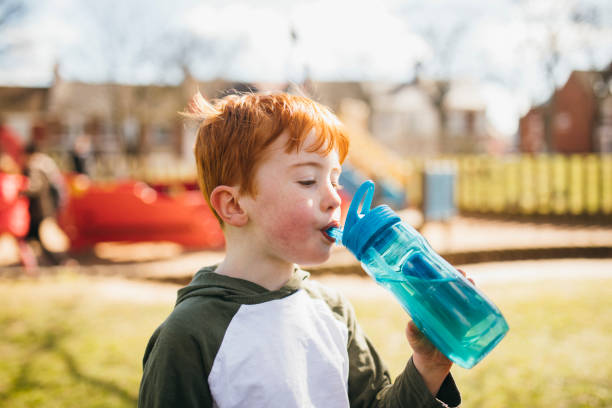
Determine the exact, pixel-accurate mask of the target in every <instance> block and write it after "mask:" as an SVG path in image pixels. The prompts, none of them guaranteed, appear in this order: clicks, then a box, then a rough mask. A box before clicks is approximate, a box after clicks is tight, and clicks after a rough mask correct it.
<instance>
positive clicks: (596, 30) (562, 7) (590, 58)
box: [520, 0, 612, 152]
mask: <svg viewBox="0 0 612 408" xmlns="http://www.w3.org/2000/svg"><path fill="white" fill-rule="evenodd" d="M520 6H521V8H522V11H523V16H524V17H523V18H524V22H525V26H526V27H527V31H526V36H525V39H524V46H525V50H526V52H533V53H535V54H536V64H537V65H538V66H539V67H537V69H539V71H540V72H541V76H542V82H543V83H544V84H545V88H546V94H547V95H549V96H548V99H547V101H546V102H545V103H544V110H543V119H544V135H545V136H544V139H545V140H544V145H545V149H546V151H549V152H550V151H552V149H553V146H552V134H553V127H554V118H553V114H554V111H555V93H556V90H557V87H558V86H559V85H561V84H562V83H563V81H565V79H566V78H567V75H569V71H570V70H571V69H572V68H574V69H575V67H576V65H578V62H577V61H576V56H579V57H580V58H582V59H583V60H585V61H586V63H582V64H581V65H582V66H583V67H584V68H586V69H597V68H598V67H597V65H598V64H601V62H599V61H597V60H596V55H601V54H602V51H603V50H602V49H601V47H600V46H599V44H597V38H598V37H601V36H602V34H603V35H604V36H605V35H606V34H605V31H606V29H607V27H606V26H605V24H604V23H603V22H602V21H601V19H600V16H601V15H602V14H603V13H602V11H603V10H602V7H604V6H603V5H596V4H594V3H590V4H584V3H582V2H577V1H570V0H565V1H545V2H542V1H534V0H521V1H520ZM608 7H609V6H608ZM608 35H609V33H608ZM608 38H609V37H608ZM609 57H612V55H609ZM604 63H609V60H608V61H604ZM584 68H583V69H584Z"/></svg>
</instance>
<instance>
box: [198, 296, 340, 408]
mask: <svg viewBox="0 0 612 408" xmlns="http://www.w3.org/2000/svg"><path fill="white" fill-rule="evenodd" d="M347 343H348V329H347V328H346V326H345V325H344V324H343V323H342V322H340V321H338V320H337V319H336V318H335V317H334V316H333V314H332V312H331V310H330V309H329V307H328V306H327V304H326V303H325V302H324V301H323V300H320V299H312V298H310V296H309V295H308V294H307V293H306V292H305V291H304V290H299V291H297V292H296V293H294V294H292V295H290V296H287V297H285V298H282V299H277V300H272V301H269V302H265V303H260V304H256V305H242V306H241V307H240V309H239V310H238V312H237V313H236V314H235V315H234V317H233V319H232V321H231V322H230V324H229V326H228V328H227V331H226V333H225V336H224V338H223V342H222V344H221V347H220V349H219V351H218V352H217V355H216V357H215V361H214V363H213V366H212V369H211V371H210V375H209V377H208V385H209V387H210V391H211V393H212V397H213V399H214V401H215V403H216V405H217V406H218V407H219V408H233V407H252V408H258V407H262V408H263V407H266V408H270V407H282V408H289V407H339V408H340V407H348V406H349V401H348V352H347Z"/></svg>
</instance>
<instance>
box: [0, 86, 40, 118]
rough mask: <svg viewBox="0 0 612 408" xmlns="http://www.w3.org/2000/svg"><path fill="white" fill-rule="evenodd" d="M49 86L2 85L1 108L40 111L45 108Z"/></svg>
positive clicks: (8, 110) (5, 110)
mask: <svg viewBox="0 0 612 408" xmlns="http://www.w3.org/2000/svg"><path fill="white" fill-rule="evenodd" d="M48 93H49V88H28V87H17V86H0V110H1V111H4V112H40V111H43V110H45V104H46V101H47V95H48Z"/></svg>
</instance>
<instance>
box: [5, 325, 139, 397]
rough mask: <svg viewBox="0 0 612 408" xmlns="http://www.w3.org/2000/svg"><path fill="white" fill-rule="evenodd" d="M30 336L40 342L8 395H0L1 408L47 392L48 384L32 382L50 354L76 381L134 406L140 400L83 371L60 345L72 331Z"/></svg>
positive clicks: (49, 330)
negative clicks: (38, 362) (36, 369)
mask: <svg viewBox="0 0 612 408" xmlns="http://www.w3.org/2000/svg"><path fill="white" fill-rule="evenodd" d="M30 334H31V338H36V339H39V341H38V342H37V344H36V345H35V347H34V349H33V350H31V351H30V353H28V354H27V356H25V363H23V364H22V365H21V367H20V369H19V373H18V374H17V376H16V377H15V379H14V380H13V382H12V384H11V385H10V386H9V387H8V389H7V390H6V391H4V392H0V406H2V405H3V404H4V403H5V402H6V401H7V400H10V399H11V398H12V397H13V396H15V395H16V394H18V393H21V392H24V391H28V390H33V389H38V390H39V389H44V388H45V387H46V385H45V384H43V383H41V382H38V381H35V380H33V379H32V366H33V364H34V362H35V361H36V358H37V356H39V355H41V354H43V353H49V352H50V353H55V354H56V355H58V356H59V357H60V358H61V359H62V361H63V362H64V364H65V366H66V368H67V370H68V373H69V374H70V376H71V377H72V378H73V379H74V380H75V381H77V382H81V383H85V384H87V385H89V386H92V387H96V388H99V389H101V390H103V391H104V392H105V393H106V394H114V395H116V396H117V397H119V398H120V399H121V400H123V401H124V402H126V403H128V404H130V405H135V404H136V402H137V397H136V396H134V395H132V394H131V393H129V392H128V391H126V390H124V389H123V388H121V387H119V386H118V385H117V384H115V383H113V382H112V381H107V380H104V379H100V378H96V377H94V376H91V375H88V374H86V373H84V372H83V371H82V370H81V368H80V367H79V365H78V364H77V362H76V360H75V358H74V357H73V356H72V355H71V354H70V353H69V352H68V351H66V350H65V349H64V348H62V347H61V345H60V343H61V340H62V339H63V338H65V337H67V336H68V335H69V334H70V333H69V330H67V329H63V328H60V327H49V328H46V329H45V331H44V332H42V333H41V332H31V333H30Z"/></svg>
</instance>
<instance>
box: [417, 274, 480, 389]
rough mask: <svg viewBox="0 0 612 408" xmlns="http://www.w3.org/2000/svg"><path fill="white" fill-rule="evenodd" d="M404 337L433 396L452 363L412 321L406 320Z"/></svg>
mask: <svg viewBox="0 0 612 408" xmlns="http://www.w3.org/2000/svg"><path fill="white" fill-rule="evenodd" d="M458 271H459V272H461V274H462V275H463V276H466V274H465V272H464V271H462V270H461V269H458ZM466 277H467V276H466ZM467 279H468V280H469V281H470V282H471V283H472V284H474V281H473V280H472V279H471V278H469V277H468V278H467ZM406 337H407V338H408V343H409V344H410V347H412V350H413V351H414V354H413V355H412V361H413V362H414V366H415V367H416V369H417V371H418V372H419V374H421V377H423V380H424V381H425V384H426V385H427V388H428V389H429V391H430V392H431V393H432V395H434V396H435V395H436V394H437V393H438V391H439V390H440V386H441V385H442V382H443V381H444V379H445V378H446V376H447V375H448V373H449V372H450V369H451V366H452V365H453V363H452V361H450V360H449V359H448V358H446V356H445V355H444V354H442V353H441V352H440V350H438V349H437V348H436V347H435V346H434V345H433V344H432V343H431V342H430V341H429V339H427V337H425V335H424V334H423V333H421V331H420V330H419V328H418V327H417V326H416V324H414V322H413V321H410V322H408V325H407V326H406Z"/></svg>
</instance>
